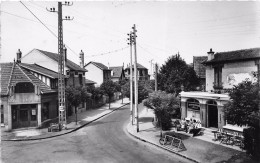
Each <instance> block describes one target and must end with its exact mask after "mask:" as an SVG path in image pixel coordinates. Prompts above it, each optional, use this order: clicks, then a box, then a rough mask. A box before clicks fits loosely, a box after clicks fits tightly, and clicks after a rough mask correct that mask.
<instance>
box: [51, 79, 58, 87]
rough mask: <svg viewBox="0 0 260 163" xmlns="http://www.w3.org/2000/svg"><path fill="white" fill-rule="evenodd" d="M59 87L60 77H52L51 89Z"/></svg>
mask: <svg viewBox="0 0 260 163" xmlns="http://www.w3.org/2000/svg"><path fill="white" fill-rule="evenodd" d="M56 88H58V79H51V89H56Z"/></svg>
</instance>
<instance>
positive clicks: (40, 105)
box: [0, 62, 58, 130]
mask: <svg viewBox="0 0 260 163" xmlns="http://www.w3.org/2000/svg"><path fill="white" fill-rule="evenodd" d="M0 65H1V111H2V112H1V114H2V115H1V116H2V118H3V121H2V126H5V128H6V130H12V129H17V128H27V127H40V126H41V125H42V122H44V120H47V119H52V118H55V117H57V114H58V112H57V111H58V99H57V91H56V90H55V89H51V87H50V86H48V85H47V84H46V83H47V82H46V83H44V82H43V81H42V80H40V79H39V78H38V77H36V76H35V74H34V73H31V72H30V71H28V70H27V69H25V68H24V67H23V66H21V65H20V63H19V62H13V63H1V64H0ZM42 76H45V75H43V74H42ZM45 77H46V78H47V80H46V78H45V80H46V81H48V77H47V76H45Z"/></svg>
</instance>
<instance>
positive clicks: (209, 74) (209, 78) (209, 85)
mask: <svg viewBox="0 0 260 163" xmlns="http://www.w3.org/2000/svg"><path fill="white" fill-rule="evenodd" d="M213 82H214V69H213V68H212V67H211V66H207V67H206V91H211V90H214V89H213Z"/></svg>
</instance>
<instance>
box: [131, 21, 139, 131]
mask: <svg viewBox="0 0 260 163" xmlns="http://www.w3.org/2000/svg"><path fill="white" fill-rule="evenodd" d="M132 29H133V37H134V38H133V40H134V42H133V44H134V50H135V63H134V72H135V119H136V131H137V132H139V120H138V79H137V77H138V76H137V75H138V71H137V52H136V37H137V36H136V32H137V30H136V29H135V24H134V26H133V27H132Z"/></svg>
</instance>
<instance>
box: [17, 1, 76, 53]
mask: <svg viewBox="0 0 260 163" xmlns="http://www.w3.org/2000/svg"><path fill="white" fill-rule="evenodd" d="M20 3H21V4H22V5H23V6H24V7H25V8H26V9H27V10H28V11H30V13H31V14H32V15H33V16H34V17H35V18H36V19H37V20H39V22H40V23H41V24H42V25H43V26H44V27H45V28H47V30H48V31H49V32H51V34H52V35H54V36H55V37H56V38H57V39H58V36H57V35H56V34H55V33H54V32H52V30H50V28H48V26H46V25H45V24H44V23H43V22H42V21H41V20H40V19H39V18H38V17H37V16H36V15H35V14H34V13H33V12H32V11H31V10H30V9H29V8H28V7H27V6H26V5H25V4H24V3H23V2H22V1H20ZM66 47H67V48H68V49H70V50H71V51H72V52H73V54H75V55H76V56H78V55H77V53H75V51H73V50H72V49H71V48H70V47H69V46H68V45H67V44H66Z"/></svg>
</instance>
